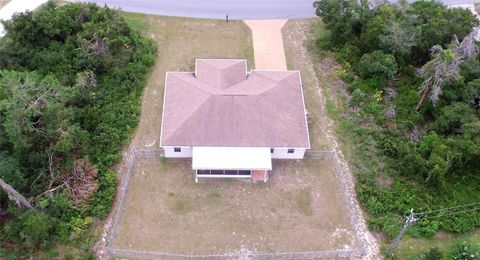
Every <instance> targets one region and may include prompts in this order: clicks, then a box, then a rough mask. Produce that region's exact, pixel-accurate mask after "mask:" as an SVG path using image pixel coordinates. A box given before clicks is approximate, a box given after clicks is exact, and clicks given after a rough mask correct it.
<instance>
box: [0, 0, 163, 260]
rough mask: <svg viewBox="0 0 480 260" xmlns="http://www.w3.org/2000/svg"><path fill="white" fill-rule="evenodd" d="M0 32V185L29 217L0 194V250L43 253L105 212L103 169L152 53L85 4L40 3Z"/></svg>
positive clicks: (130, 125) (119, 22) (110, 188)
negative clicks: (12, 246) (25, 202)
mask: <svg viewBox="0 0 480 260" xmlns="http://www.w3.org/2000/svg"><path fill="white" fill-rule="evenodd" d="M4 25H5V29H6V31H7V34H6V36H5V37H4V38H3V39H1V41H0V179H3V180H4V181H5V182H6V183H8V184H9V185H11V186H12V187H13V188H14V189H15V190H17V191H18V192H19V193H21V194H23V195H24V196H25V197H27V198H28V199H29V200H30V202H31V203H32V204H33V205H34V209H32V210H29V211H21V210H17V208H16V205H15V204H14V203H12V202H9V201H8V198H7V196H6V194H5V193H3V192H1V191H0V209H1V210H2V211H1V212H0V213H2V212H3V214H4V213H5V212H6V211H7V212H9V216H10V217H8V218H3V219H10V221H8V222H6V223H5V222H2V220H1V219H2V218H0V227H1V233H0V247H2V246H1V243H2V241H3V242H6V241H10V242H16V243H17V245H25V246H33V247H36V246H46V245H48V244H49V243H50V242H53V241H55V239H61V240H64V241H65V240H68V239H69V238H70V234H71V232H73V231H74V230H77V229H78V227H79V226H80V227H81V229H83V228H84V225H86V223H89V217H88V216H98V217H105V216H106V214H108V211H109V208H110V205H111V203H112V200H113V196H114V194H115V185H116V181H115V174H114V173H112V172H111V171H109V167H110V166H111V165H112V163H114V162H115V161H116V160H118V158H119V157H120V151H121V149H122V146H123V145H124V144H126V143H127V142H128V140H129V138H130V137H131V135H132V133H133V131H134V129H135V127H136V125H137V122H138V116H139V108H140V97H141V94H142V90H143V88H144V86H145V81H146V77H147V74H148V72H149V70H150V67H151V66H152V65H153V63H154V60H155V57H156V49H155V45H154V44H153V42H152V41H150V40H148V39H145V38H144V37H142V36H140V35H139V33H138V32H135V31H132V30H131V29H130V27H129V26H128V25H127V23H126V22H125V20H124V19H123V18H122V17H121V16H120V14H119V13H118V12H117V11H115V10H111V9H109V8H106V7H98V6H96V5H93V4H66V5H62V6H57V4H55V3H54V2H48V3H47V4H46V5H45V6H43V7H42V8H41V9H40V10H37V11H35V12H26V13H19V14H16V15H15V16H14V18H13V19H12V20H10V21H6V22H4ZM2 226H3V227H2ZM0 254H1V252H0ZM0 257H1V255H0Z"/></svg>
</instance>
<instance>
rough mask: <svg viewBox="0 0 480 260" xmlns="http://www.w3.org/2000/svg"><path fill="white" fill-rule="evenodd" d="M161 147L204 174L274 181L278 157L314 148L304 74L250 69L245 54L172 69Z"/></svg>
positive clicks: (299, 155)
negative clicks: (182, 69) (271, 176)
mask: <svg viewBox="0 0 480 260" xmlns="http://www.w3.org/2000/svg"><path fill="white" fill-rule="evenodd" d="M160 146H161V147H162V148H163V149H164V151H165V157H167V158H192V169H193V170H194V174H195V180H196V181H198V178H252V179H253V180H254V181H257V180H263V181H266V180H267V178H268V171H271V170H272V159H302V158H303V156H304V154H305V151H306V150H307V149H310V140H309V136H308V126H307V118H306V110H305V103H304V99H303V91H302V84H301V78H300V72H299V71H288V70H286V71H262V70H252V71H250V72H248V71H247V61H246V60H244V59H197V60H196V64H195V72H167V74H166V78H165V92H164V102H163V116H162V127H161V134H160Z"/></svg>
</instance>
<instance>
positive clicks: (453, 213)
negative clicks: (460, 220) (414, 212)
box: [420, 208, 480, 219]
mask: <svg viewBox="0 0 480 260" xmlns="http://www.w3.org/2000/svg"><path fill="white" fill-rule="evenodd" d="M476 210H480V208H474V209H466V210H461V211H456V212H452V213H449V214H440V215H437V216H430V217H421V218H420V219H430V218H440V217H446V216H452V215H457V214H460V213H465V212H469V211H476Z"/></svg>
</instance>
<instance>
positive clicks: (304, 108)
mask: <svg viewBox="0 0 480 260" xmlns="http://www.w3.org/2000/svg"><path fill="white" fill-rule="evenodd" d="M297 73H298V78H299V79H300V92H301V94H302V103H303V110H304V111H303V114H304V116H305V127H306V128H307V140H308V148H306V149H310V148H311V145H310V131H309V129H308V118H307V106H306V105H305V98H304V94H303V83H302V74H300V71H299V70H297Z"/></svg>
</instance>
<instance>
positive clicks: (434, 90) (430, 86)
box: [415, 30, 478, 111]
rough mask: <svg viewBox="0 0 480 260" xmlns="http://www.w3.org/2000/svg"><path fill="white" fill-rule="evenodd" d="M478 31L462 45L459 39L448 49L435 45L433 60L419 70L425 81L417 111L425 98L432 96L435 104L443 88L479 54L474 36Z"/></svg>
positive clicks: (469, 36) (471, 34)
mask: <svg viewBox="0 0 480 260" xmlns="http://www.w3.org/2000/svg"><path fill="white" fill-rule="evenodd" d="M476 33H477V32H476V30H474V31H473V32H471V33H470V34H469V35H467V36H466V37H465V38H464V39H463V41H462V42H461V43H459V42H458V39H457V38H455V40H454V41H453V42H452V44H451V47H450V48H448V49H444V48H442V46H440V45H435V46H433V48H432V50H431V51H432V59H431V60H430V61H429V62H427V63H426V64H425V65H423V67H422V68H421V69H420V70H419V74H420V76H421V77H423V78H424V79H425V80H424V81H423V83H422V86H421V89H420V93H421V95H420V99H419V101H418V104H417V107H416V108H415V110H417V111H418V110H419V109H420V107H421V106H422V104H423V102H424V101H425V98H426V97H427V96H428V95H430V100H431V101H432V103H433V104H435V103H436V102H437V101H438V99H439V97H440V95H441V94H442V87H443V85H444V84H445V83H447V82H449V81H450V80H452V79H455V78H458V76H459V72H460V66H461V65H462V64H463V63H465V62H466V61H467V60H469V59H471V58H474V57H476V56H477V54H478V46H477V45H476V42H475V38H474V35H475V34H476Z"/></svg>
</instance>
